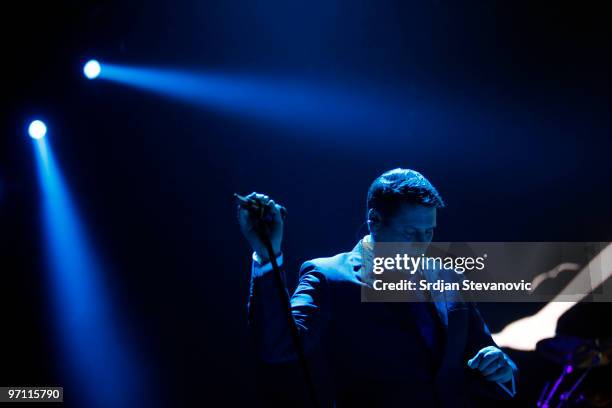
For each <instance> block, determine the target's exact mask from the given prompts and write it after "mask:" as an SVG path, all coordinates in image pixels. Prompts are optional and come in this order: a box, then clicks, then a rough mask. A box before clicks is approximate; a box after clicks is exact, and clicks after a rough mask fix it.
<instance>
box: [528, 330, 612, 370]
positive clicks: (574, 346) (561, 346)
mask: <svg viewBox="0 0 612 408" xmlns="http://www.w3.org/2000/svg"><path fill="white" fill-rule="evenodd" d="M536 351H537V352H538V353H540V354H541V355H542V356H544V357H545V358H547V359H549V360H551V361H554V362H556V363H559V364H569V365H571V366H573V367H574V368H589V367H600V366H604V365H608V364H610V361H611V360H612V337H608V338H606V339H582V338H580V337H573V336H556V337H553V338H550V339H544V340H540V341H539V342H538V344H537V346H536Z"/></svg>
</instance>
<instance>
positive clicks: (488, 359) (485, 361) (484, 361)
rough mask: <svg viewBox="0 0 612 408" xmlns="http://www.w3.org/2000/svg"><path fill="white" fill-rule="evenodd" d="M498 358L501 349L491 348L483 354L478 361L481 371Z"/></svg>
mask: <svg viewBox="0 0 612 408" xmlns="http://www.w3.org/2000/svg"><path fill="white" fill-rule="evenodd" d="M498 359H499V351H497V350H489V351H487V352H486V353H485V354H484V355H483V356H482V358H481V359H480V361H479V362H478V369H479V370H480V371H483V370H484V369H486V368H487V367H488V366H489V365H491V364H494V363H495V362H496V361H497V360H498Z"/></svg>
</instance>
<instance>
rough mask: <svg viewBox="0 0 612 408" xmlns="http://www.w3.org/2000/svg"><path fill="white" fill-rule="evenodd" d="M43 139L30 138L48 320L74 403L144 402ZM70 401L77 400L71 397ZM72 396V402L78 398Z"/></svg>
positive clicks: (125, 342)
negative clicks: (39, 210) (39, 205)
mask: <svg viewBox="0 0 612 408" xmlns="http://www.w3.org/2000/svg"><path fill="white" fill-rule="evenodd" d="M47 139H48V138H42V139H37V140H35V142H34V146H35V156H36V162H37V170H38V177H39V184H40V189H41V195H42V197H41V198H42V219H43V220H42V221H43V229H44V234H43V238H44V243H45V246H46V255H47V266H48V270H49V277H48V283H49V291H50V302H51V309H50V312H51V313H50V314H51V319H52V322H53V327H54V328H55V329H56V331H55V333H54V334H55V336H56V343H57V346H58V348H59V350H60V354H59V355H58V357H59V358H58V362H59V364H60V367H61V368H60V370H61V372H62V374H63V375H64V376H65V378H66V380H67V381H68V384H62V385H64V387H66V388H65V389H66V390H67V392H68V390H70V391H69V393H70V394H71V398H72V399H73V402H74V403H75V404H74V405H75V406H87V407H93V408H97V407H100V408H101V407H139V406H150V405H148V404H146V403H145V402H144V401H146V400H147V398H146V395H147V393H146V392H144V390H143V389H142V386H143V380H144V379H143V373H142V370H141V367H140V365H139V364H138V363H137V361H138V360H139V358H138V357H137V356H136V355H135V354H134V352H135V350H134V348H133V347H130V345H129V340H130V339H129V338H126V337H129V336H126V331H125V330H124V327H123V326H122V324H121V323H120V322H119V321H120V319H119V316H120V313H118V312H117V310H114V309H113V305H112V304H111V303H112V302H110V301H109V300H110V293H109V287H108V282H105V280H104V276H103V273H102V269H103V268H102V264H101V262H100V260H99V258H98V257H97V256H96V254H95V253H94V251H93V250H92V246H91V244H90V242H89V240H88V239H87V234H86V233H85V231H84V229H83V226H82V225H81V223H80V221H79V216H78V214H77V211H76V209H75V207H74V205H73V202H72V199H71V197H70V193H69V191H68V189H67V187H66V185H65V184H64V180H63V177H62V175H61V172H60V169H59V168H58V166H57V164H56V163H55V160H54V157H53V154H52V152H51V150H50V146H49V144H48V143H47ZM75 400H76V401H75ZM77 401H78V403H76V402H77Z"/></svg>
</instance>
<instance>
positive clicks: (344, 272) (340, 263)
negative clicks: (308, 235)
mask: <svg viewBox="0 0 612 408" xmlns="http://www.w3.org/2000/svg"><path fill="white" fill-rule="evenodd" d="M358 264H359V262H358V259H356V256H355V253H354V252H342V253H339V254H336V255H334V256H328V257H321V258H315V259H311V260H308V261H306V262H304V263H303V264H302V267H301V268H300V275H303V274H306V273H319V274H322V275H323V276H325V277H326V278H327V279H330V280H344V279H351V278H352V276H353V274H354V267H355V265H358Z"/></svg>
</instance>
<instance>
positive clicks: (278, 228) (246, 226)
mask: <svg viewBox="0 0 612 408" xmlns="http://www.w3.org/2000/svg"><path fill="white" fill-rule="evenodd" d="M247 198H257V199H259V200H261V201H263V202H264V203H266V205H267V206H268V207H269V208H270V212H269V214H270V220H269V221H266V225H267V229H268V233H269V236H270V241H271V243H272V249H273V250H274V254H275V255H278V254H280V252H281V249H280V248H281V241H282V239H283V217H282V216H281V212H280V206H279V205H278V204H276V203H275V202H274V200H271V199H270V197H268V196H267V195H265V194H258V193H251V194H249V195H248V196H247ZM257 222H258V220H257V219H256V218H255V216H253V215H252V214H251V213H250V212H249V211H248V210H246V209H244V208H242V207H240V206H239V207H238V223H239V224H240V229H241V230H242V234H243V235H244V236H245V238H246V239H247V241H249V244H251V248H253V251H255V253H256V254H257V255H258V256H259V259H260V260H261V261H262V262H263V263H266V262H268V261H269V260H270V258H269V256H268V250H267V249H266V246H265V245H264V243H263V241H262V240H261V237H260V236H259V234H258V232H257V230H256V226H257V225H256V224H257Z"/></svg>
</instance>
